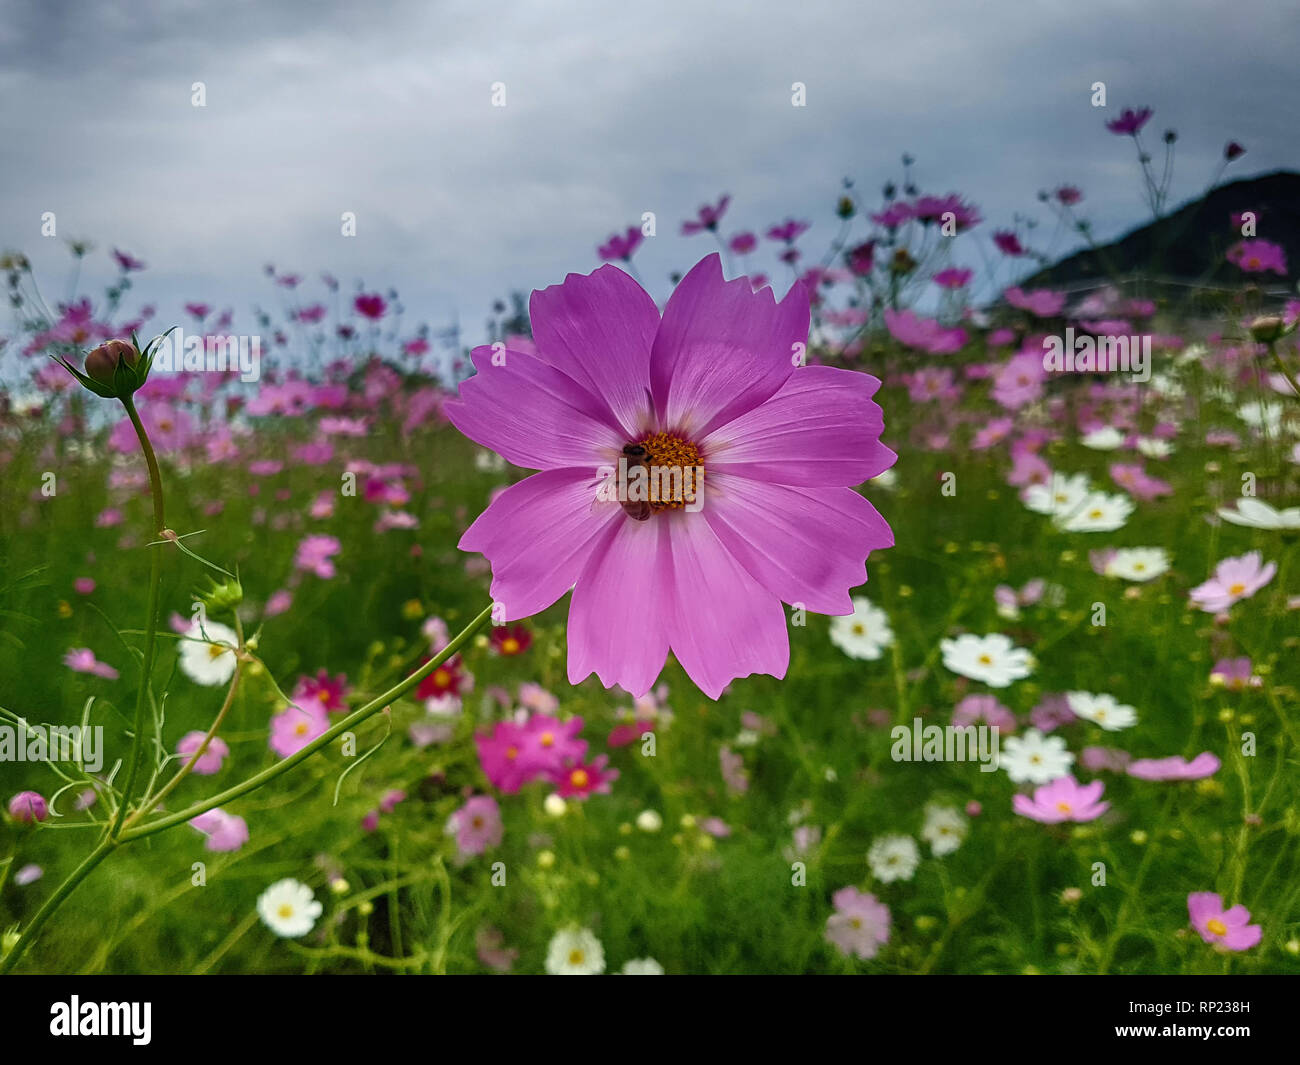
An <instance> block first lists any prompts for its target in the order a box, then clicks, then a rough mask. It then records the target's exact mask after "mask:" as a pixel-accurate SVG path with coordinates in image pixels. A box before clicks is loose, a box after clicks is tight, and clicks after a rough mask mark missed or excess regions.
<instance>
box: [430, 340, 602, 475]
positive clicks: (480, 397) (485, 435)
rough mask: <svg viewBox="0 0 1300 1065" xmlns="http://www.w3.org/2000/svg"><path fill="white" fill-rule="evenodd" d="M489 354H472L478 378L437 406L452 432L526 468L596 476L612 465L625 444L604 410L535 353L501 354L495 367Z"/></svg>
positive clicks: (486, 350) (479, 351)
mask: <svg viewBox="0 0 1300 1065" xmlns="http://www.w3.org/2000/svg"><path fill="white" fill-rule="evenodd" d="M492 355H493V353H492V349H491V348H490V347H480V348H475V349H474V350H473V351H472V352H471V353H470V357H471V358H472V360H473V362H474V366H475V368H476V369H477V370H478V373H476V374H475V375H474V376H473V377H471V378H469V379H468V380H466V381H462V382H461V385H460V399H459V400H452V401H450V402H448V403H446V404H445V405H444V407H443V410H444V411H445V413H446V415H447V417H448V418H450V419H451V422H452V424H453V425H455V426H456V428H457V429H459V430H460V431H461V432H462V433H464V434H465V435H466V436H468V437H469V438H470V439H471V440H474V441H476V442H477V443H480V444H482V445H483V446H484V447H487V448H491V449H492V450H493V451H495V452H496V453H497V454H499V455H500V456H501V457H502V458H504V459H506V460H507V461H508V462H513V463H514V464H515V465H516V466H522V467H523V468H524V469H531V470H552V469H558V468H561V467H565V466H581V467H584V468H586V469H588V470H591V471H592V472H593V473H594V472H595V467H596V466H598V465H600V464H601V463H607V462H608V463H612V462H613V461H614V456H617V454H618V452H619V449H620V448H622V446H623V445H624V444H625V443H626V440H625V439H624V438H623V432H622V430H621V429H620V428H619V427H618V425H617V423H616V422H615V421H614V418H613V415H612V414H610V412H609V409H608V407H606V406H605V405H604V404H603V403H601V402H600V401H598V400H597V399H595V398H594V397H593V396H592V395H591V393H589V392H588V391H587V390H586V389H584V388H583V387H582V386H581V385H579V384H578V383H577V382H576V381H574V380H573V378H571V377H569V376H567V375H565V374H563V373H561V372H560V371H559V370H557V369H555V367H553V366H549V365H548V364H546V363H545V362H543V361H542V360H541V359H539V358H538V357H537V356H535V355H525V354H524V353H523V352H521V351H514V350H511V349H507V350H505V351H504V352H503V353H502V355H501V358H499V359H498V362H502V359H503V360H504V362H502V364H501V365H493V362H492Z"/></svg>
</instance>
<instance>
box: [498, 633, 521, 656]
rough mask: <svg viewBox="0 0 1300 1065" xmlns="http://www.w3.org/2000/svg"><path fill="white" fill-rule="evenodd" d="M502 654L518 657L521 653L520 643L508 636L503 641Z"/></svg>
mask: <svg viewBox="0 0 1300 1065" xmlns="http://www.w3.org/2000/svg"><path fill="white" fill-rule="evenodd" d="M501 653H502V654H506V655H517V654H518V653H519V641H518V640H516V639H515V638H514V637H513V636H507V637H506V638H505V639H504V640H502V641H501Z"/></svg>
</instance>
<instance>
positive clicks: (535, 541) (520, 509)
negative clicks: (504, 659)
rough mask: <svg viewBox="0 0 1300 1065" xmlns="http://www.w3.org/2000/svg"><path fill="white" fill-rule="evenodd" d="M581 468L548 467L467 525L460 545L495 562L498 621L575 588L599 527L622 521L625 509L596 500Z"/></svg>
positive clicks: (533, 609)
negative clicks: (500, 609)
mask: <svg viewBox="0 0 1300 1065" xmlns="http://www.w3.org/2000/svg"><path fill="white" fill-rule="evenodd" d="M595 498H596V483H595V478H594V476H593V475H592V474H591V473H589V472H587V471H585V470H547V471H546V472H544V473H538V474H534V475H533V476H532V477H528V478H525V479H524V480H522V481H520V482H519V483H518V484H515V485H511V486H510V487H509V488H507V489H506V490H505V491H504V492H502V493H501V494H500V495H499V496H497V498H496V499H494V500H493V501H492V503H491V504H490V505H489V506H488V508H487V510H485V511H484V512H483V513H482V514H480V515H479V516H478V518H477V519H476V520H475V522H474V524H473V525H471V526H470V527H469V528H468V529H466V530H465V535H464V536H462V537H461V539H460V544H459V545H458V546H459V547H460V549H461V550H462V551H478V552H480V553H481V554H483V555H485V556H487V558H488V560H489V561H490V562H491V563H492V598H493V599H494V600H495V601H496V602H498V603H500V604H502V606H503V607H504V613H503V615H502V616H501V617H500V618H498V620H499V621H516V620H518V619H519V618H526V617H528V616H529V615H530V614H536V613H537V612H538V611H539V610H545V609H546V608H547V607H548V606H550V605H551V604H552V603H554V602H555V601H556V600H557V599H559V598H560V596H562V595H563V594H564V593H565V592H567V591H568V590H569V589H570V588H572V587H573V585H574V582H575V581H576V580H577V579H578V575H579V574H580V573H581V572H582V569H583V567H584V566H585V565H586V564H587V560H588V558H589V556H590V555H591V552H592V545H593V542H594V541H595V539H596V536H597V535H598V534H599V533H600V531H601V530H602V529H604V528H606V527H607V526H608V524H609V523H610V522H612V521H615V520H618V521H624V520H626V515H624V513H623V511H622V509H621V508H620V507H618V506H615V505H614V504H612V503H611V504H603V505H601V504H598V505H597V506H596V508H595V509H594V510H593V509H592V502H593V500H594V499H595Z"/></svg>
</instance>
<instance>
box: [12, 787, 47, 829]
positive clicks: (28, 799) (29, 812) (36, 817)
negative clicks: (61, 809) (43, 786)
mask: <svg viewBox="0 0 1300 1065" xmlns="http://www.w3.org/2000/svg"><path fill="white" fill-rule="evenodd" d="M49 813H50V808H49V806H47V805H46V802H45V796H44V795H42V794H41V793H40V792H39V791H20V792H19V793H18V794H17V795H15V796H14V797H13V798H12V799H10V800H9V816H10V817H12V818H13V819H14V820H15V821H19V822H21V823H23V824H32V823H33V822H36V821H44V820H45V819H46V817H48V816H49Z"/></svg>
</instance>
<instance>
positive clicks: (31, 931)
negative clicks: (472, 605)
mask: <svg viewBox="0 0 1300 1065" xmlns="http://www.w3.org/2000/svg"><path fill="white" fill-rule="evenodd" d="M164 335H165V334H164ZM160 339H161V338H158V339H156V340H155V341H154V342H152V343H151V344H150V345H149V346H148V348H147V349H146V351H147V352H148V353H149V354H148V355H144V354H142V353H141V352H140V351H139V349H138V348H137V347H136V345H135V343H134V339H133V340H132V342H131V343H130V344H129V345H128V343H127V342H126V341H113V342H110V345H104V346H103V348H100V349H96V350H95V351H94V352H91V356H95V355H96V353H98V352H101V351H103V349H108V353H107V354H105V356H104V359H92V358H91V357H90V356H88V357H87V368H88V373H87V374H82V373H80V372H78V371H77V370H75V369H74V368H73V367H71V366H70V365H68V364H67V363H66V362H64V365H65V366H67V367H68V369H69V370H70V371H71V372H72V373H73V374H74V376H76V377H77V379H78V380H79V381H81V382H82V383H83V384H85V385H86V387H87V388H89V389H90V390H91V391H93V392H95V394H96V395H99V396H103V397H105V398H115V399H118V400H119V401H120V402H121V403H122V404H123V406H124V407H125V408H126V412H127V415H128V417H129V418H130V420H131V424H132V426H133V427H134V428H135V431H136V435H137V437H138V438H139V441H140V447H141V450H142V452H143V453H144V456H145V461H146V464H147V465H148V468H149V481H150V487H151V490H152V495H153V519H154V521H153V524H154V527H155V530H156V532H157V535H158V539H157V541H155V542H154V543H153V544H151V545H150V546H151V548H153V550H152V552H151V558H150V580H149V616H148V620H147V624H146V627H145V650H144V652H143V654H142V656H141V679H140V688H139V691H138V695H137V699H136V712H135V720H134V732H133V735H132V740H131V749H130V752H129V754H128V755H127V767H126V777H125V780H124V781H123V784H122V788H121V791H120V792H119V793H118V794H117V805H116V809H115V810H114V811H113V814H112V818H111V820H110V822H109V824H108V825H107V826H106V827H105V828H104V831H103V833H102V835H101V836H100V838H99V840H98V842H97V843H96V844H95V846H94V848H92V849H91V851H90V853H88V854H87V855H86V857H85V858H84V859H83V860H82V861H81V864H80V865H78V866H77V868H76V869H75V870H73V872H72V873H71V874H70V875H69V876H68V877H67V879H65V880H64V881H63V882H62V883H61V884H59V886H58V887H57V888H55V890H54V891H53V893H52V894H51V895H50V896H49V897H48V898H47V899H46V900H45V902H44V904H43V905H42V906H41V907H40V908H39V909H38V910H37V911H36V913H35V915H34V916H33V917H32V919H31V920H30V921H29V922H28V923H27V926H26V927H25V928H24V929H23V930H22V932H21V933H20V934H19V935H18V937H17V939H16V940H15V941H13V943H12V945H11V946H10V948H9V950H8V951H7V953H5V954H3V955H2V956H0V975H3V974H5V973H8V972H11V971H12V970H13V968H14V966H16V965H17V964H18V962H19V961H20V960H21V958H22V957H23V955H24V954H25V953H26V952H27V949H28V948H29V947H30V946H31V944H32V942H33V940H35V939H36V937H37V936H39V935H40V932H41V930H42V929H43V928H44V927H45V925H46V924H47V923H48V921H49V920H50V918H52V917H53V916H54V914H55V912H56V911H57V910H58V909H59V907H60V906H61V905H62V904H63V902H64V901H65V900H66V899H67V898H68V897H69V896H70V895H71V894H72V893H73V891H75V890H76V888H77V886H78V885H79V884H80V883H81V882H82V881H83V880H84V879H86V877H87V876H89V875H90V874H91V873H92V872H93V871H94V870H95V869H96V868H97V867H98V866H99V864H100V863H101V862H103V861H104V859H105V858H107V857H108V856H109V855H110V854H112V853H113V851H115V850H116V849H117V848H118V847H121V846H124V845H126V844H128V843H132V842H134V841H136V840H140V839H143V838H145V837H146V836H151V835H154V834H155V833H157V832H162V831H165V830H167V829H169V828H175V827H176V826H178V825H183V824H186V823H188V822H190V821H192V820H193V819H194V818H196V817H199V816H200V815H202V814H204V813H207V812H208V811H209V810H213V809H215V808H217V807H219V806H222V805H224V804H225V803H228V802H231V801H233V800H234V799H238V798H241V797H242V796H244V795H247V794H248V793H249V792H251V791H254V790H256V789H257V788H260V787H262V786H263V785H265V784H268V783H270V782H271V781H272V780H275V779H276V778H277V777H279V776H281V775H283V774H284V773H287V772H289V771H290V770H291V769H293V768H294V767H295V766H297V765H299V764H300V763H302V762H304V761H306V760H307V759H308V758H310V757H311V756H312V755H313V754H315V753H316V752H318V751H320V750H322V749H323V748H325V747H326V746H328V745H329V744H330V743H332V742H333V741H334V740H336V739H338V738H339V737H340V736H342V735H343V734H344V733H346V732H348V731H350V730H352V729H355V728H357V727H358V726H359V725H361V724H363V723H364V722H365V721H367V720H368V719H369V718H371V717H373V716H374V715H375V714H377V713H379V712H380V711H381V710H384V709H385V708H387V707H388V706H389V705H390V704H391V703H393V702H395V701H396V700H397V699H400V698H401V697H402V696H404V695H406V693H407V692H409V691H411V690H412V689H414V688H415V687H416V686H417V685H418V684H419V683H420V681H422V680H423V679H424V678H425V677H427V676H428V675H429V674H430V673H432V672H434V670H436V669H437V668H438V667H439V666H441V665H442V664H443V663H444V662H446V661H447V660H448V659H449V658H451V657H452V656H453V655H455V654H456V653H457V652H458V651H459V650H460V649H461V647H463V646H464V644H465V643H466V642H467V641H468V640H469V639H470V638H471V637H472V636H473V635H474V633H475V632H477V631H478V629H479V628H480V627H482V625H483V624H485V623H486V622H487V621H488V619H489V617H491V614H492V609H493V608H492V607H491V606H488V607H485V608H484V609H483V610H482V611H481V612H480V613H479V615H478V616H477V617H475V618H474V619H473V620H472V621H471V622H470V623H469V624H468V625H467V626H466V627H465V628H464V629H463V630H461V632H460V633H458V634H457V635H456V636H455V637H453V638H452V639H451V640H450V641H449V642H448V643H447V645H446V646H445V647H443V648H442V650H440V651H439V652H438V653H437V654H435V655H434V656H433V657H432V658H430V659H429V661H427V662H425V663H424V664H423V665H422V666H420V667H419V668H418V669H416V670H415V671H414V672H413V673H411V674H410V675H408V676H407V677H405V678H403V679H402V680H400V681H399V682H398V683H396V684H395V685H393V686H392V687H391V688H389V689H388V690H387V691H385V692H383V693H382V694H381V695H378V696H376V697H375V698H374V699H371V700H370V701H369V702H367V703H366V704H365V705H364V706H362V707H360V708H358V709H357V710H354V711H353V712H352V713H350V714H348V715H346V716H345V717H344V718H342V719H341V720H340V721H338V722H337V723H336V724H335V725H334V726H333V727H332V728H330V729H328V730H327V731H325V732H324V733H322V734H321V735H320V736H318V737H316V739H314V740H313V741H312V742H311V743H309V744H306V745H305V746H304V747H302V748H301V749H300V750H298V751H297V752H296V753H294V754H293V755H291V756H289V757H287V758H284V759H282V760H281V761H279V762H277V763H276V764H275V765H273V766H270V767H269V768H267V769H265V770H263V771H262V772H260V773H256V774H254V775H253V776H251V777H249V778H248V779H246V780H244V781H242V782H240V783H239V784H236V785H234V786H232V787H230V788H227V789H225V790H224V791H222V792H220V793H218V794H217V795H213V796H210V797H209V798H207V799H203V800H200V801H199V802H196V803H194V804H193V805H191V806H189V807H188V808H186V809H183V810H180V811H178V812H176V813H171V814H167V815H165V816H162V817H158V818H155V819H153V820H148V819H147V818H148V815H149V814H150V813H151V812H152V811H153V810H154V809H155V808H157V806H158V805H159V804H160V803H161V802H162V800H163V799H164V798H166V797H167V796H168V795H170V794H171V793H172V791H174V790H175V788H176V787H177V786H178V785H179V784H180V783H181V781H182V780H184V779H185V778H186V777H187V776H189V775H190V773H191V772H192V771H193V769H194V767H195V765H196V764H197V763H198V761H199V759H200V758H202V757H203V754H204V752H205V751H206V750H207V748H208V745H209V743H210V742H211V740H212V739H213V737H215V736H216V733H217V730H218V729H219V728H220V727H221V724H222V721H223V720H224V719H225V716H226V714H227V712H228V711H229V709H230V706H231V705H232V703H233V701H234V696H235V692H236V690H237V689H238V686H239V683H240V679H241V677H242V676H243V673H244V666H245V664H246V663H248V662H252V661H256V659H255V658H254V656H253V654H252V651H251V649H250V646H249V644H247V643H246V642H245V640H244V637H243V633H242V631H241V630H240V628H239V620H238V617H237V616H235V626H236V628H235V632H236V634H237V636H238V640H237V642H238V645H239V646H238V647H237V648H234V654H235V657H236V663H235V669H234V673H233V676H232V677H231V680H230V685H229V688H228V689H227V692H226V696H225V699H224V701H223V703H222V706H221V709H220V710H219V711H218V713H217V716H216V718H215V720H214V721H213V723H212V726H211V727H210V728H209V730H208V731H207V733H206V734H205V735H204V737H203V740H202V742H201V743H200V744H199V745H198V746H197V748H196V749H195V750H194V751H193V752H192V753H191V755H190V757H189V758H188V759H187V761H186V763H185V764H184V765H183V766H182V767H181V769H180V770H179V771H178V772H177V773H176V774H175V775H174V776H173V777H172V778H171V779H170V780H169V781H168V782H167V783H166V784H165V785H163V786H162V787H161V788H159V789H158V790H157V791H154V790H153V787H152V785H153V781H150V782H149V783H147V784H146V785H145V788H144V791H145V794H143V795H141V796H140V797H139V798H138V799H136V798H135V789H136V783H137V780H138V777H139V773H140V765H141V762H142V761H143V756H144V750H145V738H144V737H145V731H146V729H145V719H146V712H147V710H148V709H149V708H150V707H152V706H153V705H154V696H153V692H152V689H151V684H150V678H151V676H152V669H153V660H154V648H155V646H156V643H157V619H158V605H159V588H160V585H161V554H160V549H161V548H164V547H166V546H167V545H168V544H169V543H170V544H175V545H176V547H177V548H178V549H180V550H182V551H183V552H184V553H186V554H188V555H190V556H191V557H194V558H197V559H198V560H199V561H201V562H204V564H205V565H208V566H210V567H212V568H213V569H217V570H218V571H220V572H222V573H225V571H224V570H221V569H220V567H218V566H216V565H215V564H213V563H211V562H208V561H207V560H206V559H203V558H201V557H200V556H198V555H196V554H195V553H194V552H193V551H192V550H190V549H189V548H187V547H185V546H184V544H183V543H182V542H181V540H182V538H181V537H180V536H178V535H177V534H176V533H174V532H173V531H171V530H170V529H168V528H167V525H166V518H165V507H164V502H163V492H162V477H161V474H160V472H159V469H158V462H157V458H156V457H155V455H154V451H153V447H152V445H151V444H150V442H149V436H148V433H147V432H146V431H145V428H144V425H143V423H142V422H141V421H140V417H139V415H138V414H137V413H136V410H135V405H134V402H133V400H132V394H133V393H134V391H135V390H136V389H137V388H139V386H140V385H141V384H143V383H144V378H145V376H146V375H147V374H148V364H149V362H150V361H151V360H152V355H153V353H154V352H156V349H157V344H158V340H160ZM105 360H108V361H105ZM60 361H61V362H63V361H64V360H60ZM123 366H126V367H127V369H126V370H125V371H123V369H122V367H123ZM108 382H112V383H111V384H109V383H108ZM131 383H134V387H130V385H131ZM106 389H107V390H108V391H105V390H106ZM228 576H229V575H228ZM240 594H241V593H240V592H239V586H238V582H237V581H233V580H232V581H228V582H223V583H221V584H214V586H213V588H212V589H211V590H210V592H209V593H207V594H206V595H205V596H204V599H205V602H208V603H211V604H212V605H214V606H220V607H224V608H226V609H230V610H231V611H232V614H233V607H234V606H235V605H236V604H237V603H238V601H239V595H240ZM155 720H157V719H156V718H155ZM155 776H156V774H155Z"/></svg>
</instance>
